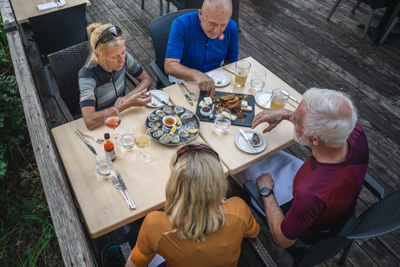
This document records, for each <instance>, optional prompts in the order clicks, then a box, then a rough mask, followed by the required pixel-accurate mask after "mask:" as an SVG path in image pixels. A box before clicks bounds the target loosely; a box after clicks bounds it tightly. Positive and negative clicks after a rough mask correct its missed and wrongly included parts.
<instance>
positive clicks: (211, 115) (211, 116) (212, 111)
mask: <svg viewBox="0 0 400 267" xmlns="http://www.w3.org/2000/svg"><path fill="white" fill-rule="evenodd" d="M214 107H215V104H213V105H212V106H211V114H210V116H208V117H209V118H210V120H212V119H214Z"/></svg>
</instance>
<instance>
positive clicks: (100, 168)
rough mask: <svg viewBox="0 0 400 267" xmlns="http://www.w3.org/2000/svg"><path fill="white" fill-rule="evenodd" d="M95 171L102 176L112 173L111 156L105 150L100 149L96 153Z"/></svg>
mask: <svg viewBox="0 0 400 267" xmlns="http://www.w3.org/2000/svg"><path fill="white" fill-rule="evenodd" d="M95 160H96V172H97V173H98V174H99V175H100V176H102V177H107V176H109V175H110V174H111V173H112V170H113V164H112V162H111V158H110V156H109V155H108V153H107V152H106V151H100V152H98V153H97V155H96V159H95Z"/></svg>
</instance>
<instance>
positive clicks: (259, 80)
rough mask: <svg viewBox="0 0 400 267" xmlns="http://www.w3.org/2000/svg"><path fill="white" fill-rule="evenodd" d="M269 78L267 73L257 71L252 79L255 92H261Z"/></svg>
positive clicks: (260, 70)
mask: <svg viewBox="0 0 400 267" xmlns="http://www.w3.org/2000/svg"><path fill="white" fill-rule="evenodd" d="M266 77H267V72H266V71H265V70H263V69H256V70H255V71H254V73H253V76H252V77H251V81H250V85H251V88H252V89H253V90H255V91H257V92H258V91H261V90H262V89H263V88H264V85H265V78H266Z"/></svg>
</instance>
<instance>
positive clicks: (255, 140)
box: [250, 133, 261, 146]
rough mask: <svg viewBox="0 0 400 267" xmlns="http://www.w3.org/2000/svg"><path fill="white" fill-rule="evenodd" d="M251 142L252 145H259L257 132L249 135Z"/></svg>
mask: <svg viewBox="0 0 400 267" xmlns="http://www.w3.org/2000/svg"><path fill="white" fill-rule="evenodd" d="M250 141H251V144H252V145H253V146H259V145H261V139H260V137H259V136H258V134H256V133H254V134H253V136H252V137H251V140H250Z"/></svg>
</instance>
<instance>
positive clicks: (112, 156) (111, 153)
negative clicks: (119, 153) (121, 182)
mask: <svg viewBox="0 0 400 267" xmlns="http://www.w3.org/2000/svg"><path fill="white" fill-rule="evenodd" d="M104 139H105V140H106V141H105V144H104V150H105V151H106V152H107V154H108V155H109V156H110V159H111V161H114V160H115V158H116V156H115V150H114V144H113V142H111V140H110V134H109V133H105V134H104Z"/></svg>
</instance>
